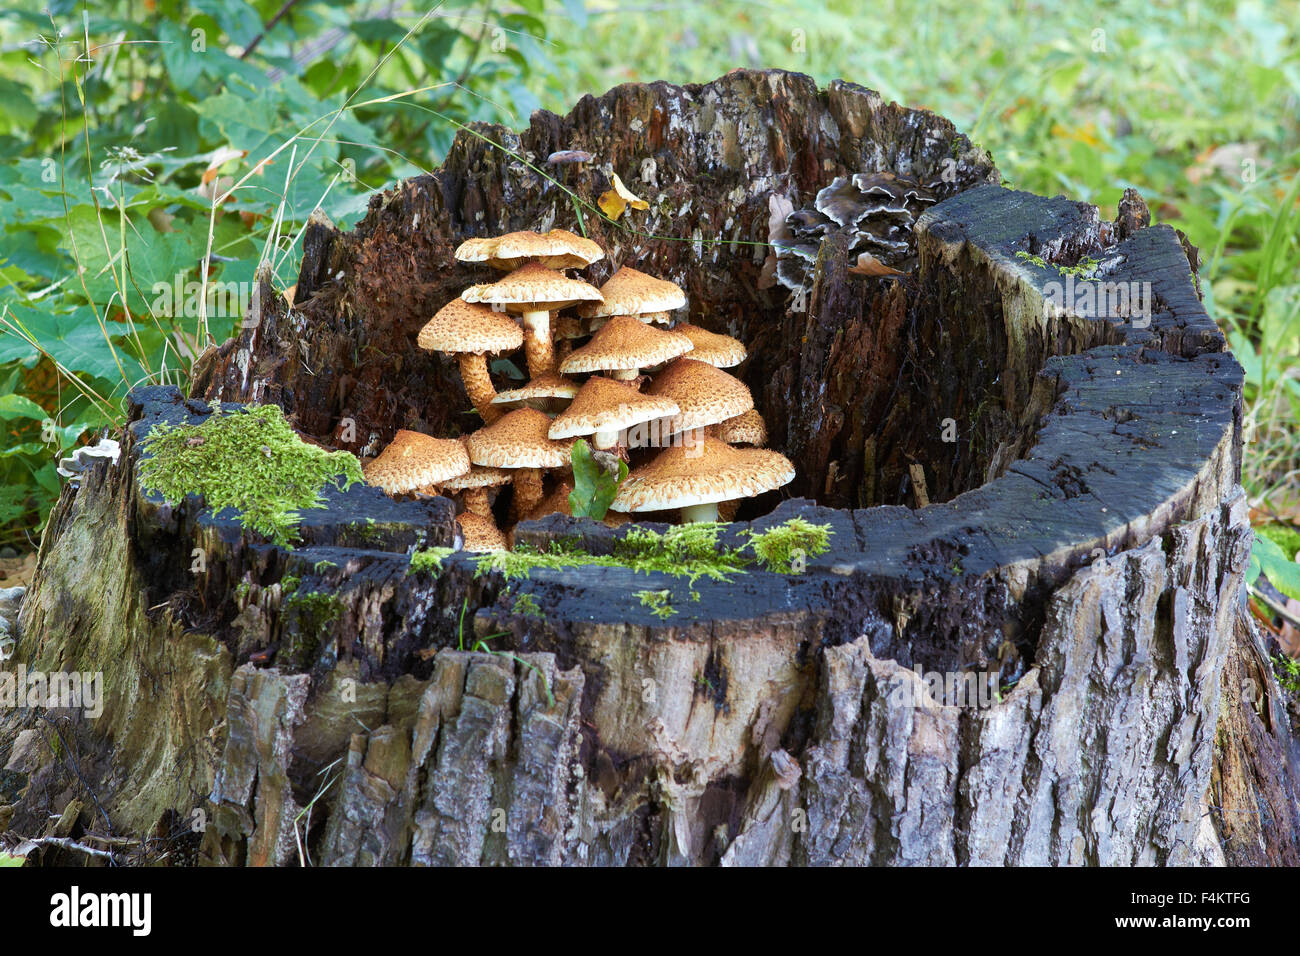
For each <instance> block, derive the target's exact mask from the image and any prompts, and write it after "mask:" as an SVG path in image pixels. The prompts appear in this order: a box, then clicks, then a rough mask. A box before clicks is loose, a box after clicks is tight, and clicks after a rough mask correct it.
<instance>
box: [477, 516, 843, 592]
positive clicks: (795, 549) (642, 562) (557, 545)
mask: <svg viewBox="0 0 1300 956" xmlns="http://www.w3.org/2000/svg"><path fill="white" fill-rule="evenodd" d="M724 527H726V526H725V525H722V524H716V523H709V522H698V523H694V524H685V525H680V526H678V527H675V528H669V529H668V530H667V531H666V532H664V533H663V534H659V533H658V532H655V531H651V530H650V529H648V528H632V529H631V530H630V531H629V532H628V533H627V535H626V537H624V538H622V539H620V540H618V541H617V542H616V543H615V545H614V553H613V554H590V553H588V552H586V551H583V550H581V549H580V548H579V547H577V545H576V544H572V543H561V542H553V543H552V544H551V548H550V550H549V551H545V552H542V551H538V550H536V549H535V548H530V547H528V546H523V545H521V546H520V547H519V548H517V549H515V550H514V551H492V552H488V553H487V554H483V555H480V556H478V557H477V558H476V559H475V572H474V574H475V577H481V576H482V575H484V574H486V573H488V572H491V571H497V572H499V573H500V574H501V575H503V576H504V577H505V578H506V580H511V579H514V578H526V577H528V575H529V572H531V571H532V570H533V569H534V568H550V569H559V568H571V567H583V566H595V567H607V568H630V569H631V570H633V571H636V572H639V573H644V574H652V573H655V572H658V573H661V574H669V575H672V576H674V577H681V578H686V579H687V581H688V583H690V584H692V585H694V584H695V582H696V581H698V580H699V579H700V578H709V579H710V580H713V581H730V580H731V576H732V575H736V574H744V573H745V571H746V569H747V567H748V566H750V565H752V564H753V563H754V560H755V558H757V560H758V561H759V563H760V564H762V566H763V567H764V568H765V569H766V570H769V571H775V572H777V573H780V574H791V573H794V563H795V560H796V558H797V557H799V556H800V552H802V556H803V557H805V558H806V557H812V556H814V555H818V554H821V553H822V552H824V551H826V550H827V548H828V547H829V544H828V539H829V537H830V535H831V533H832V532H831V528H830V525H814V524H812V523H810V522H808V521H805V520H804V519H802V518H791V519H790V520H789V521H786V522H784V523H783V524H779V525H777V526H775V527H773V528H769V529H768V530H767V531H763V532H757V533H751V534H750V536H749V541H748V542H747V543H746V544H745V545H744V546H743V547H741V548H734V549H733V548H719V546H718V536H719V534H720V533H721V531H722V529H723V528H724ZM747 550H748V551H750V552H752V556H751V555H750V554H746V553H745V552H746V551H747Z"/></svg>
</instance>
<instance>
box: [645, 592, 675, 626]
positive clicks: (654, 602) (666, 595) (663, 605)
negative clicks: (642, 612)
mask: <svg viewBox="0 0 1300 956" xmlns="http://www.w3.org/2000/svg"><path fill="white" fill-rule="evenodd" d="M635 596H636V598H637V599H638V600H640V602H641V606H642V607H648V608H649V609H650V613H651V614H653V615H654V616H655V617H658V618H660V619H661V620H667V619H668V618H670V617H672V616H673V615H674V614H676V613H677V609H676V608H674V607H673V606H672V604H671V603H669V602H670V600H671V599H672V596H673V592H672V591H667V590H664V591H637V592H636V595H635Z"/></svg>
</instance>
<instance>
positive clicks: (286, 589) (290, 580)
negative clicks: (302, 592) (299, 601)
mask: <svg viewBox="0 0 1300 956" xmlns="http://www.w3.org/2000/svg"><path fill="white" fill-rule="evenodd" d="M300 584H302V578H300V577H298V575H296V574H286V575H285V576H284V577H282V578H281V579H280V593H281V594H285V595H288V594H292V593H293V592H294V591H296V590H298V585H300Z"/></svg>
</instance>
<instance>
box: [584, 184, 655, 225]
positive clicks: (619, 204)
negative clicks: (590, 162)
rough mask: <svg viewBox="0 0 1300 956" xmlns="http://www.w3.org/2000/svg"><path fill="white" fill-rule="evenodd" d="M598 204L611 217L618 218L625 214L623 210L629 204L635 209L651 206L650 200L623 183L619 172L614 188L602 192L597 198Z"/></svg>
mask: <svg viewBox="0 0 1300 956" xmlns="http://www.w3.org/2000/svg"><path fill="white" fill-rule="evenodd" d="M596 205H598V206H600V211H601V212H603V213H604V214H605V215H606V216H608V217H609V218H610V219H617V218H618V217H619V216H621V215H623V211H624V210H625V209H627V207H628V206H631V207H632V208H633V209H649V208H650V204H649V203H648V202H646V201H645V200H644V199H642V198H641V197H640V196H637V195H636V194H634V193H633V192H631V191H630V190H629V189H628V188H627V187H626V186H624V185H623V180H621V179H619V178H618V173H615V174H614V188H613V189H611V190H609V191H607V192H605V193H602V194H601V197H600V199H598V200H596Z"/></svg>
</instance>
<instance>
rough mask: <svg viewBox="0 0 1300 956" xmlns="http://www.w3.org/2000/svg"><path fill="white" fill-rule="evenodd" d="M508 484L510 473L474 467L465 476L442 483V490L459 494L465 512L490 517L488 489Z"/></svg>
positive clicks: (502, 470) (490, 505)
mask: <svg viewBox="0 0 1300 956" xmlns="http://www.w3.org/2000/svg"><path fill="white" fill-rule="evenodd" d="M508 484H510V472H508V471H506V470H505V469H504V468H487V467H483V466H480V465H474V466H472V467H471V468H470V470H469V471H467V472H465V474H463V475H457V476H456V477H455V478H448V479H447V480H446V481H444V482H443V483H442V490H443V491H459V492H461V501H463V502H464V503H465V510H466V511H472V512H473V513H474V514H477V515H486V516H489V517H490V516H491V514H492V502H491V500H490V499H489V498H488V489H489V488H499V487H500V486H502V485H508Z"/></svg>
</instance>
